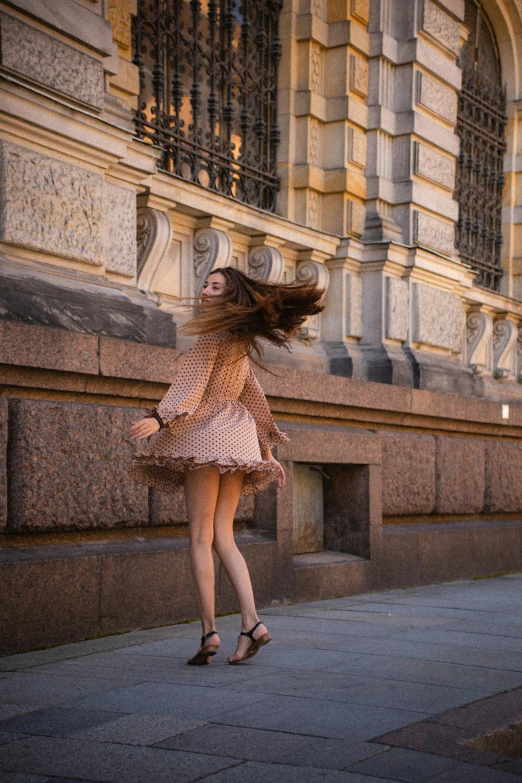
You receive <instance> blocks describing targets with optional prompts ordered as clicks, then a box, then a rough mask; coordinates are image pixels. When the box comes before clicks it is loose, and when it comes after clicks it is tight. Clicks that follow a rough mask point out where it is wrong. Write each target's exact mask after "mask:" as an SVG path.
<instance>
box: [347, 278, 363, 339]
mask: <svg viewBox="0 0 522 783" xmlns="http://www.w3.org/2000/svg"><path fill="white" fill-rule="evenodd" d="M345 283H346V328H345V334H346V337H362V280H361V278H360V277H359V276H358V275H353V274H346V276H345Z"/></svg>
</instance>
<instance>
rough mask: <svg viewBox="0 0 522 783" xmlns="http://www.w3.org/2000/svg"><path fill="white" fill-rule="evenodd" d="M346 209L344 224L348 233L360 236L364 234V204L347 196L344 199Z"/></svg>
mask: <svg viewBox="0 0 522 783" xmlns="http://www.w3.org/2000/svg"><path fill="white" fill-rule="evenodd" d="M346 211H347V219H346V225H347V227H348V232H349V233H350V234H356V235H357V236H362V235H363V234H364V226H365V222H366V208H365V206H364V204H361V203H360V202H359V201H355V200H354V199H352V198H349V199H347V201H346Z"/></svg>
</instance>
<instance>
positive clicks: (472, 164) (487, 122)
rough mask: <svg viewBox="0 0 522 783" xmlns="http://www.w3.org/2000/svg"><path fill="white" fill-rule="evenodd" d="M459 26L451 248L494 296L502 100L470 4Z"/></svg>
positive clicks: (488, 37)
mask: <svg viewBox="0 0 522 783" xmlns="http://www.w3.org/2000/svg"><path fill="white" fill-rule="evenodd" d="M465 24H466V26H467V27H468V29H469V30H470V34H469V38H468V40H467V42H466V43H465V45H464V46H463V47H462V51H461V67H462V90H461V92H460V94H459V107H458V119H457V133H458V135H459V137H460V156H459V161H458V168H457V187H456V194H455V197H456V199H457V200H458V202H459V220H458V223H457V239H456V244H457V248H458V250H459V252H460V256H461V259H462V260H463V261H464V262H465V263H468V264H469V265H470V266H471V267H473V269H475V270H476V271H477V276H476V278H475V282H476V283H477V284H478V285H481V286H484V287H486V288H491V289H493V290H494V291H498V290H499V289H500V279H501V277H502V269H501V261H500V251H501V246H502V188H503V185H504V174H503V162H504V153H505V149H506V145H505V141H504V135H505V128H506V122H507V118H506V100H505V95H504V91H503V89H502V81H501V69H500V58H499V55H498V50H497V45H496V41H495V37H494V33H493V31H492V29H491V25H490V24H489V21H488V18H487V17H486V15H485V13H484V11H483V10H482V8H481V7H480V5H479V4H478V3H477V2H475V1H474V0H466V17H465Z"/></svg>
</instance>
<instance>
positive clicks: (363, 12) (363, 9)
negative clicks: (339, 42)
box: [352, 0, 370, 24]
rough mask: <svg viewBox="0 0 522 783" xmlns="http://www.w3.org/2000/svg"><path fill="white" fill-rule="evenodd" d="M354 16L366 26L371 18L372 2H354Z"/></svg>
mask: <svg viewBox="0 0 522 783" xmlns="http://www.w3.org/2000/svg"><path fill="white" fill-rule="evenodd" d="M352 14H353V15H354V16H355V17H356V18H357V19H360V21H361V22H364V24H368V20H369V18H370V0H352Z"/></svg>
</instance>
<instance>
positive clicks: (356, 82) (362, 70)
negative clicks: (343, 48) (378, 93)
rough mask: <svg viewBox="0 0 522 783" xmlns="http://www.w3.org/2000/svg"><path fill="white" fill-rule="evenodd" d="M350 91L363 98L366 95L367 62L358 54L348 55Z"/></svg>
mask: <svg viewBox="0 0 522 783" xmlns="http://www.w3.org/2000/svg"><path fill="white" fill-rule="evenodd" d="M350 90H353V92H356V93H358V94H359V95H361V96H362V97H363V98H366V96H367V95H368V62H367V61H366V60H365V59H364V57H361V56H360V55H358V54H352V55H350Z"/></svg>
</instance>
